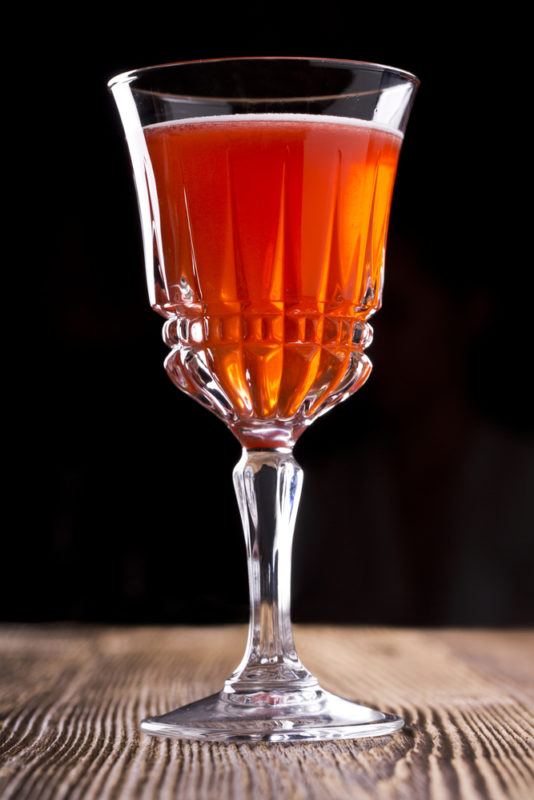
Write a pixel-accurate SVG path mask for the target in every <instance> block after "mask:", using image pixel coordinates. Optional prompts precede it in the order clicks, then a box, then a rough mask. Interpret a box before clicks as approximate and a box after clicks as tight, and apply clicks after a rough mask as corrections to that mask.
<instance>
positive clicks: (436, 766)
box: [0, 625, 534, 800]
mask: <svg viewBox="0 0 534 800" xmlns="http://www.w3.org/2000/svg"><path fill="white" fill-rule="evenodd" d="M296 638H297V643H298V646H299V650H300V655H301V657H302V659H303V660H304V663H305V664H306V665H307V666H309V667H310V668H311V669H312V670H314V671H315V672H316V674H317V675H318V677H319V678H320V679H321V681H322V683H323V685H324V686H325V688H328V689H331V690H332V691H335V692H338V693H339V694H341V695H345V696H347V697H350V698H352V699H355V700H358V701H360V702H364V703H366V704H368V705H374V706H377V707H380V708H381V709H383V710H386V711H392V712H394V713H400V714H402V715H403V716H404V717H405V719H407V721H408V727H407V728H406V730H405V731H403V732H401V733H398V734H394V735H393V736H389V737H383V738H380V739H367V740H366V739H362V740H356V741H347V742H342V741H341V742H327V743H308V744H307V743H302V744H289V745H284V744H275V745H264V744H260V745H239V746H238V745H235V744H234V745H217V744H206V743H202V744H200V743H196V742H186V741H177V740H169V739H164V740H162V739H156V738H151V737H149V736H145V735H144V734H141V733H140V732H139V730H138V721H139V720H140V719H141V718H142V717H144V716H147V715H151V714H159V713H162V712H164V711H166V710H169V709H170V708H173V707H176V706H178V705H182V704H183V703H187V702H190V701H192V700H194V699H197V698H199V697H202V696H203V695H206V694H210V693H211V692H214V691H216V690H217V689H218V688H220V686H221V682H222V680H223V679H224V678H225V677H226V676H227V674H229V672H230V671H231V669H232V668H233V667H234V666H235V664H236V663H237V661H238V660H239V658H240V655H241V650H242V648H243V645H244V639H245V631H244V629H243V628H242V627H238V626H228V627H217V628H214V627H213V628H183V627H182V628H163V627H161V628H158V627H150V628H147V627H145V628H106V627H84V626H80V627H65V626H37V625H17V626H3V627H2V629H0V719H1V729H0V791H1V797H2V798H3V799H4V798H5V799H6V800H7V798H16V800H24V799H25V798H28V799H29V800H34V798H40V799H41V798H43V799H46V798H54V800H55V798H83V800H108V799H109V800H111V799H112V798H119V799H120V798H128V800H137V798H139V799H141V798H142V799H143V800H166V798H173V799H174V798H180V799H181V798H186V799H187V798H195V800H196V799H197V798H198V800H211V799H212V798H214V799H216V800H226V799H227V798H228V799H230V798H231V800H234V799H235V800H237V799H238V798H239V800H247V799H248V798H255V799H256V798H258V800H260V798H261V800H269V798H273V799H274V798H276V799H277V800H282V799H284V800H285V798H298V799H300V798H302V800H326V798H328V800H345V798H347V799H348V798H350V800H355V799H356V800H359V798H362V800H367V799H368V798H369V800H371V798H372V799H373V800H382V798H384V800H386V799H387V800H405V799H406V800H419V799H421V800H442V799H443V800H455V799H456V798H462V800H463V798H466V800H470V798H477V799H478V798H484V799H485V798H492V799H493V798H495V799H496V800H497V799H498V800H516V799H517V800H527V798H528V800H531V798H532V797H534V760H533V756H532V732H533V724H532V723H533V717H532V711H533V707H534V704H533V696H534V686H533V670H532V664H534V633H532V632H528V631H509V632H504V631H442V632H440V631H417V630H386V629H362V628H340V627H304V626H302V627H299V626H297V627H296Z"/></svg>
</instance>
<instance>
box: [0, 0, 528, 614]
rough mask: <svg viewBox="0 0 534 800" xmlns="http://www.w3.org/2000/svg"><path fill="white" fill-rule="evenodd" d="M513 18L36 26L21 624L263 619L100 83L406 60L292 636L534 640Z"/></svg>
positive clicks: (24, 210) (224, 469)
mask: <svg viewBox="0 0 534 800" xmlns="http://www.w3.org/2000/svg"><path fill="white" fill-rule="evenodd" d="M290 9H292V11H291V13H290V11H289V10H290ZM514 25H515V27H513V28H510V25H509V23H508V21H507V19H506V18H503V17H502V16H501V17H500V18H499V19H494V20H492V19H491V18H485V19H484V20H480V21H479V22H478V23H477V26H476V28H475V27H473V28H467V27H466V25H465V22H464V21H463V20H462V17H461V15H460V14H459V13H456V12H454V11H453V9H452V8H451V7H448V11H447V15H446V16H444V14H441V16H440V14H438V11H437V10H436V9H434V11H433V12H432V15H430V12H429V11H428V12H424V11H417V12H416V11H415V9H412V10H410V9H407V8H406V6H405V4H404V8H403V9H402V10H399V11H398V13H397V14H396V15H395V16H393V17H392V16H391V15H390V13H389V12H388V11H387V10H386V9H383V8H382V7H381V8H380V9H378V8H376V7H375V11H373V10H372V9H371V10H370V11H369V12H368V13H367V14H364V13H363V12H362V9H361V8H360V7H359V6H357V5H354V6H347V5H341V4H335V3H334V4H332V3H329V4H327V5H325V6H324V7H323V8H322V9H320V12H319V7H317V10H316V11H311V8H308V6H304V5H302V6H299V5H293V6H291V5H290V4H286V5H285V6H280V7H277V6H276V5H273V4H271V3H269V4H263V3H257V4H255V5H254V7H250V8H244V7H238V6H236V5H230V6H225V7H224V8H219V9H218V10H217V11H215V12H214V11H213V10H210V9H209V8H208V7H207V6H206V7H205V8H204V7H202V8H199V9H198V11H197V13H192V12H186V11H184V8H183V6H182V7H180V8H179V9H178V10H177V11H172V9H171V8H170V6H166V7H158V5H157V4H151V5H150V8H148V9H145V14H144V15H141V13H140V12H138V11H134V10H133V8H127V7H124V8H123V9H118V10H116V12H115V17H114V18H112V16H111V11H110V9H109V8H108V9H106V10H105V11H104V10H99V9H98V8H97V7H95V6H91V7H89V6H88V7H87V8H86V9H85V10H83V9H82V10H80V9H78V11H77V13H76V17H74V16H69V14H68V13H67V12H63V13H62V14H61V16H60V15H59V14H58V15H57V16H54V14H53V13H52V12H50V11H46V12H43V11H38V12H36V13H35V14H33V15H32V17H31V21H30V20H27V21H26V23H25V26H26V27H24V29H23V30H24V33H23V37H22V40H23V43H24V47H23V48H22V56H21V60H20V64H18V65H17V68H16V70H15V73H14V76H13V81H12V88H14V90H15V92H14V94H15V101H14V106H13V108H14V109H15V113H14V117H13V119H12V120H11V122H10V128H9V132H10V137H9V147H8V148H7V149H6V150H4V158H5V161H6V163H7V165H9V163H10V162H11V164H13V163H15V165H18V164H19V163H24V164H25V169H24V171H23V173H22V178H20V177H18V179H17V181H16V187H17V190H16V191H15V192H14V195H13V196H14V198H15V199H16V203H15V204H14V208H15V217H16V218H18V219H16V220H15V222H17V221H18V223H19V227H20V231H18V233H17V235H16V239H17V253H16V257H15V260H14V261H11V262H10V263H12V264H13V265H14V267H15V269H14V272H15V278H16V281H18V280H19V277H20V276H23V277H26V276H28V275H32V277H31V278H30V279H29V284H28V289H27V290H24V294H23V293H22V291H21V290H20V287H17V288H16V289H15V295H14V297H15V298H16V302H15V303H14V304H13V305H14V306H15V308H16V313H17V318H16V322H14V323H13V325H14V326H16V328H15V327H13V328H12V330H11V336H12V339H13V347H10V344H11V343H10V342H9V341H8V347H10V349H11V350H12V352H14V353H15V361H16V362H17V363H16V366H17V367H18V369H17V370H16V374H17V378H16V380H15V381H13V383H11V384H10V387H11V389H10V391H9V392H8V393H7V394H8V395H9V397H10V398H11V399H14V403H13V410H12V411H10V413H9V414H6V415H5V420H6V440H8V439H10V438H13V440H14V441H15V447H14V448H13V455H8V457H7V464H8V467H9V469H8V470H7V472H8V473H9V478H10V480H9V481H8V485H9V490H8V500H9V501H12V502H13V512H12V513H8V512H7V511H6V515H5V517H6V520H8V522H7V523H6V532H5V535H4V544H3V548H2V549H3V556H4V570H3V574H4V580H3V582H2V590H1V591H2V604H1V608H0V611H1V616H2V618H3V619H6V620H58V619H60V620H63V619H75V620H95V621H118V622H169V623H180V622H186V623H196V622H223V621H237V620H244V619H245V618H246V615H247V586H246V568H245V553H244V546H243V542H242V534H241V531H240V522H239V518H238V513H237V507H236V503H235V499H234V496H233V490H232V483H231V470H232V467H233V465H234V464H235V462H236V461H237V460H238V458H239V452H240V450H239V445H238V443H237V441H236V440H235V439H234V438H233V437H232V435H231V434H230V433H229V432H228V431H227V430H226V429H225V427H224V426H223V424H222V423H221V422H220V421H218V420H217V419H215V418H214V417H212V416H211V415H210V414H209V413H208V412H207V411H205V410H204V409H202V408H201V407H200V406H198V405H197V404H196V403H195V402H194V401H192V400H191V399H189V398H188V397H186V396H185V395H182V394H180V392H179V391H178V390H177V389H176V388H174V387H173V386H172V385H171V383H170V381H169V380H168V378H167V377H166V375H165V373H164V371H163V367H162V361H163V358H164V356H165V354H166V348H165V346H164V345H163V343H162V341H161V337H160V329H161V323H162V320H161V319H160V318H159V317H158V316H157V315H156V314H155V313H154V312H152V311H151V310H150V308H149V307H148V302H147V295H146V289H145V285H144V270H143V264H142V259H141V240H140V231H139V223H138V219H137V206H136V199H135V194H134V188H133V182H132V179H131V174H130V165H129V161H128V155H127V152H126V148H125V143H124V139H123V134H122V130H121V129H120V126H119V120H118V116H117V113H116V110H115V108H114V106H113V102H112V98H111V96H110V95H109V93H108V91H107V89H106V81H107V79H108V78H109V77H111V76H112V75H113V74H115V73H116V72H119V71H122V70H125V69H129V68H134V67H138V66H145V65H148V64H154V63H159V62H165V61H172V60H182V59H189V58H191V59H193V58H203V57H215V56H235V55H277V54H279V55H307V56H323V57H337V58H349V59H362V60H370V61H376V62H381V63H386V64H392V65H395V66H398V67H402V68H405V69H408V70H410V71H413V72H415V73H416V74H417V75H418V76H419V77H420V79H421V81H422V86H421V89H420V91H419V94H418V96H417V99H416V103H415V107H414V111H413V115H412V118H411V121H410V123H409V126H408V131H407V136H406V139H405V144H404V145H403V151H402V155H401V163H400V167H399V173H398V179H397V184H396V189H395V197H394V204H393V209H392V223H391V228H390V237H389V247H388V258H387V277H386V285H385V294H384V307H383V309H382V310H381V311H380V313H379V314H378V315H377V316H376V317H375V319H374V322H373V324H374V327H375V342H374V344H373V346H372V348H371V349H370V351H369V354H370V356H371V358H372V360H373V363H374V365H375V369H374V371H373V374H372V376H371V378H370V380H369V382H368V384H367V385H366V386H365V387H364V388H363V389H362V390H361V391H360V392H359V393H358V394H357V395H356V396H355V397H353V398H352V399H351V400H349V401H348V402H347V403H345V404H343V405H342V406H340V407H338V408H337V409H335V410H334V411H333V412H332V413H331V414H330V415H327V416H325V417H323V418H322V419H320V420H319V421H318V422H316V423H315V424H314V425H313V426H312V428H311V429H310V430H309V431H308V432H307V433H306V434H305V435H304V437H303V438H302V440H301V441H300V442H299V444H298V446H297V448H296V455H297V458H298V460H299V462H300V463H301V465H302V466H303V468H304V470H305V476H306V477H305V485H304V494H303V500H302V508H301V512H300V515H299V519H298V523H297V531H296V542H295V550H294V557H295V563H294V581H293V583H294V603H293V609H294V613H293V616H294V618H295V619H296V620H299V621H311V620H320V621H333V622H353V623H398V624H417V625H419V624H430V625H435V624H438V625H440V624H494V625H495V624H497V625H501V624H502V625H508V624H528V623H532V621H533V617H534V613H533V611H534V599H533V593H532V574H533V567H534V558H533V540H534V489H533V483H534V475H533V472H534V466H533V465H534V455H533V446H532V438H531V437H532V429H531V417H532V406H531V402H532V396H531V394H529V393H530V391H531V390H530V375H529V373H530V371H531V365H532V336H531V331H530V328H531V325H530V321H529V306H530V298H529V293H528V289H527V286H528V277H529V273H530V271H531V256H530V249H531V245H530V227H529V221H528V218H527V216H526V214H525V213H524V212H522V210H521V209H522V207H524V201H523V200H520V199H519V193H520V190H521V189H522V188H524V187H525V186H526V185H527V184H526V183H525V181H526V176H525V172H526V169H527V165H528V159H529V150H530V149H531V146H530V145H529V137H528V128H526V127H525V121H524V119H523V118H522V115H523V114H524V113H526V110H527V108H528V103H529V102H530V100H528V98H527V100H525V99H524V97H523V85H524V81H523V72H522V70H521V67H520V56H521V53H522V50H521V45H520V42H519V40H518V37H517V34H518V31H519V29H520V28H521V20H520V19H517V20H516V21H515V23H514ZM30 27H31V31H30ZM13 35H14V36H15V38H16V36H17V31H13ZM512 57H513V58H512ZM525 103H526V105H525ZM17 154H20V156H21V160H20V161H17ZM17 175H19V173H17ZM26 219H29V220H30V221H31V222H32V224H31V225H30V226H29V227H26V226H23V225H21V224H20V223H21V220H26ZM6 238H15V237H11V229H9V230H8V232H7V237H6ZM7 266H9V264H5V268H6V267H7ZM26 338H27V346H25V345H23V342H26ZM16 341H17V342H20V343H21V344H20V347H19V345H18V344H15V342H16ZM17 348H18V349H17ZM7 507H11V504H9V505H8V506H7Z"/></svg>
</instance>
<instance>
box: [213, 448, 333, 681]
mask: <svg viewBox="0 0 534 800" xmlns="http://www.w3.org/2000/svg"><path fill="white" fill-rule="evenodd" d="M302 480H303V472H302V469H301V468H300V467H299V465H298V464H297V462H296V461H295V459H294V458H293V454H292V452H291V451H290V450H284V451H282V450H246V449H244V450H243V455H242V457H241V459H240V461H239V462H238V464H237V465H236V467H235V469H234V487H235V491H236V495H237V502H238V504H239V510H240V512H241V519H242V521H243V529H244V534H245V541H246V546H247V560H248V579H249V589H250V624H249V633H248V641H247V646H246V651H245V655H244V656H243V659H242V661H241V663H240V664H239V666H238V667H237V669H236V670H235V672H234V673H233V674H232V675H231V677H230V678H229V679H228V680H227V681H226V684H225V691H226V692H230V693H236V692H237V693H240V692H269V691H270V690H278V691H295V690H298V689H301V688H303V687H308V686H315V685H316V683H317V681H316V680H315V678H313V676H312V675H311V674H310V673H309V672H308V670H307V669H305V668H304V667H303V666H302V664H301V662H300V660H299V658H298V656H297V653H296V650H295V644H294V641H293V633H292V630H291V618H290V592H291V545H292V539H293V530H294V527H295V518H296V514H297V508H298V504H299V499H300V492H301V488H302Z"/></svg>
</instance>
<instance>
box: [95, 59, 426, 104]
mask: <svg viewBox="0 0 534 800" xmlns="http://www.w3.org/2000/svg"><path fill="white" fill-rule="evenodd" d="M228 61H318V62H323V63H324V64H325V65H328V64H333V65H335V64H337V65H342V64H345V65H346V66H348V67H360V68H362V69H368V70H370V71H374V72H390V73H393V74H394V75H398V76H399V77H401V78H404V80H406V81H407V82H409V83H411V84H413V86H414V87H415V88H416V89H417V88H418V87H419V86H420V84H421V81H420V80H419V78H418V77H417V76H416V75H414V74H413V72H408V71H407V70H405V69H400V68H399V67H391V66H389V65H387V64H379V63H377V62H374V61H355V60H352V59H349V58H324V57H318V56H224V57H218V58H195V59H190V60H187V59H186V60H183V61H169V62H165V63H162V64H152V65H150V66H147V67H139V68H138V69H130V70H126V71H124V72H119V73H118V74H117V75H114V76H113V77H111V78H110V79H109V80H108V82H107V87H108V89H113V88H114V87H115V86H119V85H121V84H129V83H131V82H132V81H134V80H135V79H136V78H137V77H138V76H140V75H144V74H145V73H148V72H151V71H155V70H159V69H167V68H169V67H181V66H186V65H190V64H213V63H223V62H228ZM144 91H150V90H144ZM154 94H157V90H154ZM195 96H197V97H198V98H199V99H204V98H201V96H200V95H189V97H195ZM336 96H338V97H343V92H340V93H339V95H336ZM210 99H211V100H227V99H228V98H222V97H217V96H215V95H213V96H210ZM233 99H235V100H238V99H239V98H233Z"/></svg>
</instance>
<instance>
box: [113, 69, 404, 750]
mask: <svg viewBox="0 0 534 800" xmlns="http://www.w3.org/2000/svg"><path fill="white" fill-rule="evenodd" d="M418 84H419V81H418V79H417V78H416V77H415V76H414V75H411V74H410V73H408V72H405V71H403V70H400V69H396V68H393V67H387V66H383V65H379V64H372V63H367V62H362V61H345V60H338V59H323V58H278V57H274V58H271V57H257V58H218V59H208V60H201V61H187V62H178V63H173V64H163V65H159V66H154V67H146V68H144V69H138V70H133V71H130V72H125V73H123V74H121V75H118V76H116V77H114V78H112V79H111V80H110V81H109V83H108V86H109V88H110V89H111V92H112V93H113V96H114V99H115V101H116V104H117V107H118V110H119V114H120V117H121V120H122V124H123V127H124V131H125V134H126V140H127V143H128V147H129V152H130V156H131V161H132V166H133V173H134V178H135V186H136V191H137V197H138V204H139V212H140V217H141V227H142V237H143V247H144V258H145V264H146V274H147V283H148V291H149V297H150V303H151V306H152V308H154V309H155V310H156V311H157V312H159V313H160V314H161V315H162V316H163V317H164V318H165V324H164V326H163V331H164V339H165V341H166V343H167V344H168V346H169V347H170V353H169V354H168V356H167V358H166V361H165V368H166V370H167V372H168V374H169V376H170V378H171V379H172V380H173V382H174V383H175V384H176V385H177V386H178V388H179V389H181V390H182V391H184V392H186V393H187V394H189V395H190V396H191V397H193V398H194V399H195V400H197V401H198V402H200V403H202V404H203V405H205V406H206V407H207V408H209V409H210V411H212V412H213V413H214V414H216V415H217V416H218V417H220V418H221V419H222V420H223V422H225V423H226V425H227V426H228V427H229V428H230V430H231V431H232V432H233V433H234V434H235V436H236V437H237V438H238V440H239V442H240V443H241V445H242V446H243V454H242V457H241V459H240V461H239V463H238V464H237V466H236V467H235V470H234V486H235V491H236V495H237V500H238V504H239V509H240V512H241V517H242V521H243V528H244V533H245V539H246V546H247V558H248V575H249V587H250V625H249V633H248V641H247V645H246V651H245V654H244V656H243V659H242V661H241V663H240V664H239V666H238V667H237V668H236V669H235V671H234V672H233V674H232V675H230V677H229V678H228V679H227V680H226V682H225V684H224V687H223V688H222V690H221V691H220V692H218V693H216V694H214V695H211V696H210V697H207V698H204V699H201V700H198V701H197V702H194V703H191V704H189V705H186V706H184V707H182V708H178V709H176V710H173V711H170V712H168V713H166V714H163V715H162V716H158V717H152V718H149V719H145V720H143V721H142V722H141V728H142V730H143V731H145V732H147V733H150V734H156V735H162V736H175V737H180V738H182V737H187V738H193V739H204V740H214V741H224V742H246V741H249V742H250V741H268V742H280V741H283V742H287V741H293V740H320V739H337V738H355V737H360V736H375V735H382V734H388V733H392V732H393V731H396V730H399V729H400V728H401V727H402V726H403V720H402V719H401V718H400V717H397V716H394V715H392V714H387V713H384V712H381V711H377V710H375V709H371V708H367V707H365V706H362V705H358V704H356V703H353V702H351V701H349V700H347V699H344V698H341V697H337V696H335V695H333V694H331V693H330V692H328V691H326V690H325V689H323V688H322V687H321V686H320V684H319V683H318V681H317V679H316V678H315V677H314V676H313V675H312V674H311V673H310V672H309V671H308V670H307V669H306V667H305V666H304V665H303V664H302V663H301V661H300V659H299V657H298V655H297V652H296V649H295V645H294V642H293V635H292V631H291V621H290V613H289V598H290V562H291V541H292V535H293V528H294V524H295V516H296V513H297V507H298V503H299V498H300V493H301V488H302V470H301V469H300V467H299V465H298V464H297V463H296V461H295V459H294V457H293V454H292V451H293V445H294V444H295V442H296V441H297V439H298V437H299V436H300V435H301V434H302V432H303V431H304V430H305V429H306V428H307V427H308V425H310V424H311V423H312V422H313V421H314V420H315V419H316V418H317V417H318V416H320V415H321V414H324V413H325V412H326V411H328V410H330V409H331V408H332V407H333V406H335V405H336V404H337V403H339V402H340V401H341V400H344V399H345V398H347V397H349V395H351V394H352V393H353V392H355V391H356V390H357V389H359V387H360V386H361V385H362V384H363V383H364V381H365V380H366V379H367V377H368V375H369V372H370V370H371V363H370V361H369V359H368V358H367V356H366V355H365V353H364V351H365V348H366V347H367V346H368V345H369V344H370V342H371V338H372V329H371V327H370V325H369V323H368V319H369V317H370V316H371V315H372V314H373V313H374V312H375V311H376V310H377V309H378V308H379V307H380V303H381V292H382V281H383V269H384V253H385V245H386V236H387V227H388V219H389V211H390V205H391V196H392V192H393V186H394V180H395V173H396V167H397V161H398V157H399V151H400V149H401V144H402V139H403V134H404V130H405V127H406V124H407V121H408V116H409V113H410V110H411V106H412V103H413V99H414V96H415V93H416V90H417V87H418Z"/></svg>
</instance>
